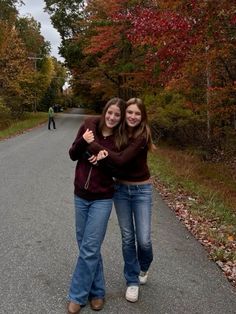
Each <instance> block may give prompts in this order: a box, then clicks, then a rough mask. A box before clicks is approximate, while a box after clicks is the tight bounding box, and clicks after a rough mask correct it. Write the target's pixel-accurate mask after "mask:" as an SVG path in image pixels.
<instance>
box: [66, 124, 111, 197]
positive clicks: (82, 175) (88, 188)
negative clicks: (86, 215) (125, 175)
mask: <svg viewBox="0 0 236 314" xmlns="http://www.w3.org/2000/svg"><path fill="white" fill-rule="evenodd" d="M85 130H86V128H85V125H84V124H83V125H82V126H81V127H80V129H79V131H78V134H77V136H76V139H75V141H74V143H73V144H72V146H71V148H70V150H69V155H70V158H71V159H72V160H73V161H76V160H77V165H76V169H75V179H74V193H75V195H77V196H79V197H81V198H84V199H86V200H97V199H108V198H112V197H113V194H114V181H113V179H112V175H111V174H110V173H109V171H108V170H107V171H106V170H105V169H102V168H101V167H98V166H96V165H95V166H94V165H92V164H91V163H90V162H89V161H88V157H87V156H86V153H85V152H86V151H87V148H88V144H87V142H86V141H85V140H84V138H83V134H84V132H85ZM95 131H96V139H97V141H98V143H99V144H100V145H102V146H103V147H104V148H106V149H111V150H115V149H116V148H115V144H114V137H113V136H112V135H111V136H108V137H106V138H104V137H103V136H102V135H101V134H99V132H98V131H97V128H95Z"/></svg>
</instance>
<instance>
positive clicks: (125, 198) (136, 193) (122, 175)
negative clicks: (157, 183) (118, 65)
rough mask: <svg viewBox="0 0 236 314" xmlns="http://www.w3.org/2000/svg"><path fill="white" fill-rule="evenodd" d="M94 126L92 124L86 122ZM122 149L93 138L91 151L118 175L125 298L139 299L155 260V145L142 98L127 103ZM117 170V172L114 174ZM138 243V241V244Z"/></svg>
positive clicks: (116, 199)
mask: <svg viewBox="0 0 236 314" xmlns="http://www.w3.org/2000/svg"><path fill="white" fill-rule="evenodd" d="M87 127H89V128H90V129H91V130H93V129H94V126H93V124H92V123H90V125H87ZM120 136H121V139H122V141H121V143H122V145H121V146H122V147H123V149H122V150H121V151H120V152H114V151H112V150H110V149H106V148H104V147H102V146H101V145H100V144H98V143H97V142H96V141H93V142H92V143H91V144H90V145H89V148H88V150H89V151H90V152H91V153H93V154H95V155H97V160H98V161H99V164H100V166H101V167H102V168H103V169H105V167H106V166H107V167H108V166H109V167H110V168H111V169H112V167H113V173H114V176H115V177H116V186H115V190H116V192H115V194H114V204H115V209H116V213H117V217H118V222H119V226H120V230H121V235H122V250H123V257H124V276H125V279H126V284H127V289H126V294H125V297H126V299H127V300H128V301H130V302H136V301H137V300H138V296H139V285H140V284H145V283H146V282H147V278H148V270H149V267H150V265H151V263H152V260H153V251H152V242H151V212H152V209H151V208H152V184H151V181H150V172H149V169H148V165H147V154H148V151H149V150H151V149H152V148H153V147H154V145H153V144H152V138H151V132H150V128H149V126H148V123H147V113H146V109H145V106H144V104H143V102H142V101H141V99H139V98H132V99H130V100H128V101H127V104H126V116H125V123H124V124H123V129H122V130H121V133H120ZM115 172H116V174H115ZM136 243H137V244H136Z"/></svg>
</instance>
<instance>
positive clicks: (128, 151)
mask: <svg viewBox="0 0 236 314" xmlns="http://www.w3.org/2000/svg"><path fill="white" fill-rule="evenodd" d="M146 145H147V141H146V139H145V138H144V137H143V136H140V137H139V138H136V139H133V140H132V141H131V142H130V143H129V145H128V146H127V147H126V148H125V149H124V150H122V151H121V152H114V151H112V150H110V149H108V148H106V147H104V146H102V145H100V144H98V143H96V142H92V143H91V144H89V146H88V149H89V151H90V152H92V153H93V154H97V153H98V152H99V151H100V150H103V149H105V150H106V151H107V152H108V156H107V157H106V158H105V159H104V162H105V160H107V161H109V163H110V164H113V165H116V166H121V165H124V164H126V163H128V162H130V161H131V160H132V159H133V158H135V157H136V156H137V155H138V153H139V151H141V150H142V149H144V148H145V147H146Z"/></svg>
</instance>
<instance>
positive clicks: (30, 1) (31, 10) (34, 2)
mask: <svg viewBox="0 0 236 314" xmlns="http://www.w3.org/2000/svg"><path fill="white" fill-rule="evenodd" d="M23 1H24V3H25V5H22V6H21V7H18V10H19V13H20V15H24V16H25V15H31V16H33V18H34V19H35V20H36V21H38V22H40V23H41V34H42V35H43V37H44V38H45V39H46V40H47V41H49V42H50V43H51V55H53V56H54V57H56V58H57V59H58V60H60V61H63V59H62V58H61V57H60V56H59V53H58V47H59V46H60V42H61V39H60V35H59V33H58V32H57V31H56V29H55V28H53V26H52V24H51V22H50V17H49V15H48V14H47V13H45V12H44V10H43V8H44V7H45V3H44V1H43V0H23Z"/></svg>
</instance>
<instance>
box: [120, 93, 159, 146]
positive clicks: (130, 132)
mask: <svg viewBox="0 0 236 314" xmlns="http://www.w3.org/2000/svg"><path fill="white" fill-rule="evenodd" d="M130 105H136V106H137V107H138V108H139V110H140V111H141V122H140V124H139V125H137V126H136V127H134V128H132V129H128V127H127V123H126V121H125V120H124V123H123V124H122V130H121V137H122V140H121V143H122V147H124V146H127V145H128V142H129V140H130V139H131V138H134V139H135V138H137V137H139V136H144V137H145V138H146V141H147V146H148V149H149V150H152V149H153V148H154V145H153V141H152V135H151V130H150V127H149V125H148V116H147V111H146V107H145V105H144V103H143V102H142V100H141V99H140V98H130V99H129V100H128V101H127V102H126V110H127V108H128V107H129V106H130Z"/></svg>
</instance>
